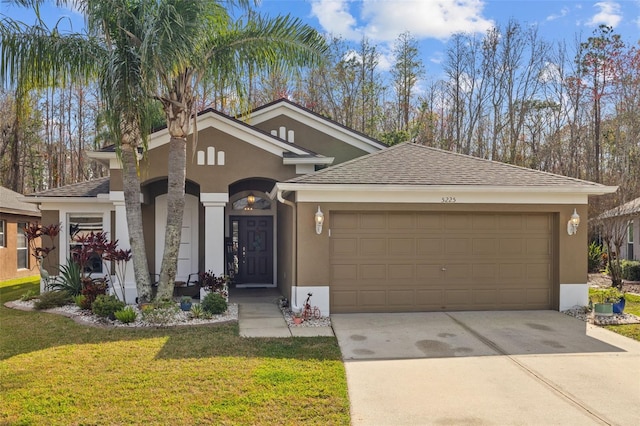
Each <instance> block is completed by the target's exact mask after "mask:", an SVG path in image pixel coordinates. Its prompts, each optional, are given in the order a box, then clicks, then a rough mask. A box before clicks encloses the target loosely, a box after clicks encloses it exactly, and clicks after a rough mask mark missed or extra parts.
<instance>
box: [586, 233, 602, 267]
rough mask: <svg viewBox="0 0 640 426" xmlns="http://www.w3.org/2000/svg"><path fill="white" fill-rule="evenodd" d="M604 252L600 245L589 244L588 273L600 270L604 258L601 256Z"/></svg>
mask: <svg viewBox="0 0 640 426" xmlns="http://www.w3.org/2000/svg"><path fill="white" fill-rule="evenodd" d="M603 253H604V250H603V249H602V246H601V245H600V244H597V243H596V242H595V241H594V242H592V243H591V244H589V255H588V256H589V257H588V268H589V272H592V273H593V272H600V270H602V267H603V264H604V257H603V256H602V255H603Z"/></svg>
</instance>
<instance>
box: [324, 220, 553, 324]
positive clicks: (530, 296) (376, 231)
mask: <svg viewBox="0 0 640 426" xmlns="http://www.w3.org/2000/svg"><path fill="white" fill-rule="evenodd" d="M551 224H552V217H551V215H549V214H520V213H517V214H516V213H514V214H506V213H498V214H477V213H425V212H366V213H355V212H334V213H333V214H332V215H331V232H332V237H331V303H332V311H334V312H394V311H433V310H493V309H549V308H550V307H551V297H552V291H551V289H552V281H553V280H552V267H551V265H552V246H553V244H552V232H551Z"/></svg>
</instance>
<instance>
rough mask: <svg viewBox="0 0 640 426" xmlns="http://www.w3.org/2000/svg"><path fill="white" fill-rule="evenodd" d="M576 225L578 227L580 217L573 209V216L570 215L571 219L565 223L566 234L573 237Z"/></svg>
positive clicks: (576, 230) (576, 229)
mask: <svg viewBox="0 0 640 426" xmlns="http://www.w3.org/2000/svg"><path fill="white" fill-rule="evenodd" d="M578 225H580V215H579V214H578V212H577V211H576V209H573V214H572V215H571V219H569V222H567V234H569V235H575V234H576V232H578Z"/></svg>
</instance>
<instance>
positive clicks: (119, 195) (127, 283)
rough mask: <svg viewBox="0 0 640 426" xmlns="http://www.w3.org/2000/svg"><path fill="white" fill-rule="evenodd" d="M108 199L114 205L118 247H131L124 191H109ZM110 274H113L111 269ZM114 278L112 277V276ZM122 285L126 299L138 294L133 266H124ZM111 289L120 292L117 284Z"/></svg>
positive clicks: (124, 248)
mask: <svg viewBox="0 0 640 426" xmlns="http://www.w3.org/2000/svg"><path fill="white" fill-rule="evenodd" d="M109 199H110V200H111V201H112V202H113V205H114V207H115V221H116V223H115V228H116V232H115V238H114V239H116V240H118V248H119V249H122V250H128V249H131V245H130V243H129V227H128V225H127V209H126V207H125V203H124V192H122V191H111V192H110V193H109ZM111 275H115V274H114V272H113V271H111ZM112 278H114V277H112ZM124 287H125V292H126V296H127V301H128V302H129V303H131V302H130V301H133V300H135V298H136V297H137V296H138V290H137V288H136V278H135V273H134V268H133V267H130V268H125V276H124ZM113 291H115V292H116V293H117V294H118V295H119V294H120V288H119V286H114V288H113Z"/></svg>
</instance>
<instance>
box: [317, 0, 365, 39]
mask: <svg viewBox="0 0 640 426" xmlns="http://www.w3.org/2000/svg"><path fill="white" fill-rule="evenodd" d="M311 14H312V15H313V16H315V17H316V18H318V22H319V23H320V25H321V26H322V28H323V29H324V30H325V31H326V32H327V33H329V34H332V35H335V36H342V37H344V38H346V39H349V40H357V39H361V38H362V35H361V34H360V35H359V33H358V30H357V29H356V19H355V18H354V17H353V15H351V13H350V12H349V1H348V0H312V1H311Z"/></svg>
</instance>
